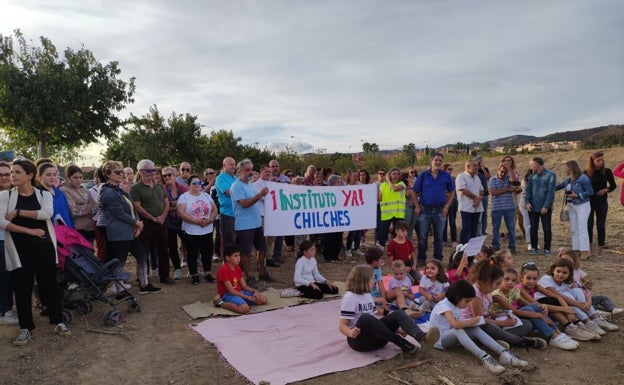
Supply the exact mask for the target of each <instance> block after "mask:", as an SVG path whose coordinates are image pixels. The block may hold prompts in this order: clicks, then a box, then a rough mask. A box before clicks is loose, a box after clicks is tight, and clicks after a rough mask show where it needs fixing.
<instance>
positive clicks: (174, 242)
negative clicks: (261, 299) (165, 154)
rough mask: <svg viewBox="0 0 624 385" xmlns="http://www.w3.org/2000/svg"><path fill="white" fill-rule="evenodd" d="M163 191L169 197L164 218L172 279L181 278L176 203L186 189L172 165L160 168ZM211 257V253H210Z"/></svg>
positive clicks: (178, 223)
mask: <svg viewBox="0 0 624 385" xmlns="http://www.w3.org/2000/svg"><path fill="white" fill-rule="evenodd" d="M162 176H163V180H164V186H165V192H166V193H167V198H169V213H168V214H167V219H165V227H166V228H167V237H168V238H167V244H168V245H169V259H170V260H171V263H172V264H173V269H174V272H173V279H180V278H182V270H181V265H180V255H179V254H178V236H180V238H182V220H181V219H180V218H179V216H178V212H177V209H176V205H177V202H178V198H179V197H180V196H181V195H182V194H184V193H185V192H186V191H187V188H186V186H183V185H181V184H180V183H178V182H177V181H176V172H175V169H174V168H172V167H166V168H164V169H163V170H162ZM210 257H212V255H210Z"/></svg>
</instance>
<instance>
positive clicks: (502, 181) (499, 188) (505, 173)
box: [490, 163, 522, 253]
mask: <svg viewBox="0 0 624 385" xmlns="http://www.w3.org/2000/svg"><path fill="white" fill-rule="evenodd" d="M509 172H510V171H509V170H508V169H507V166H506V165H505V163H501V164H500V165H499V166H498V172H497V174H496V175H494V176H493V177H491V178H490V194H492V231H493V233H492V246H493V247H494V249H495V250H499V249H500V246H501V245H500V226H501V222H502V220H503V219H504V220H505V226H507V233H508V234H507V239H508V240H509V250H510V251H511V252H512V253H515V251H516V223H515V221H514V219H515V214H516V207H515V204H514V197H513V194H514V193H517V192H521V191H522V188H521V187H520V186H512V185H511V182H510V181H509ZM511 172H513V170H512V171H511Z"/></svg>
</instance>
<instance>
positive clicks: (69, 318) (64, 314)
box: [61, 309, 74, 325]
mask: <svg viewBox="0 0 624 385" xmlns="http://www.w3.org/2000/svg"><path fill="white" fill-rule="evenodd" d="M61 316H62V317H63V323H64V324H66V325H69V324H70V323H71V322H72V319H73V318H74V316H73V315H72V313H71V311H69V310H67V309H63V311H62V312H61Z"/></svg>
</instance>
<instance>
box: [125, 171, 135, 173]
mask: <svg viewBox="0 0 624 385" xmlns="http://www.w3.org/2000/svg"><path fill="white" fill-rule="evenodd" d="M125 174H134V171H126V172H125Z"/></svg>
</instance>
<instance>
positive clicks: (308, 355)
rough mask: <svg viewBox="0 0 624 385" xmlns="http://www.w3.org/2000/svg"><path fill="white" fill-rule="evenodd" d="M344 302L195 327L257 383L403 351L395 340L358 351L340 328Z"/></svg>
mask: <svg viewBox="0 0 624 385" xmlns="http://www.w3.org/2000/svg"><path fill="white" fill-rule="evenodd" d="M339 314H340V301H339V300H334V301H323V302H316V303H312V304H307V305H300V306H294V307H288V308H284V309H278V310H273V311H268V312H264V313H258V314H249V315H245V316H242V317H236V318H231V317H228V318H210V319H207V320H205V321H203V322H201V323H200V324H198V325H197V326H194V327H193V329H194V330H195V331H197V332H198V333H199V334H200V335H201V336H202V337H204V338H205V339H206V340H208V341H210V342H212V343H213V344H214V345H215V346H216V347H217V349H218V350H219V351H220V352H221V354H223V356H224V357H225V359H226V360H227V361H228V362H229V363H230V364H231V365H232V366H233V367H234V368H235V369H236V370H238V371H239V372H240V373H241V374H242V375H244V376H245V377H247V378H248V379H249V380H250V381H252V382H254V383H256V384H257V383H259V382H260V381H270V382H271V385H277V384H286V383H289V382H294V381H301V380H305V379H306V378H311V377H316V376H320V375H322V374H327V373H333V372H339V371H343V370H349V369H353V368H358V367H362V366H366V365H368V364H371V363H373V362H376V361H379V360H387V359H389V358H392V357H394V356H395V355H397V354H398V353H400V349H399V348H398V347H396V346H394V345H393V344H388V345H386V346H385V347H384V348H383V349H379V350H376V351H373V352H367V353H359V352H356V351H354V350H352V349H351V348H349V346H348V345H347V342H346V337H345V336H343V335H342V334H341V333H340V332H339V331H338V316H339Z"/></svg>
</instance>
